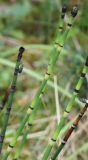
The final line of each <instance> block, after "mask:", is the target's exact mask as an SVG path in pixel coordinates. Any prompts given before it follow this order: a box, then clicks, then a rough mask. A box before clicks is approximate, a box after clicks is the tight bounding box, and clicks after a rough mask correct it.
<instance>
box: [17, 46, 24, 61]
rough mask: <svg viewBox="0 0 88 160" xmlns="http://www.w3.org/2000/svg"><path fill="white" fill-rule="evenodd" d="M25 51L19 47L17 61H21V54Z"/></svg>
mask: <svg viewBox="0 0 88 160" xmlns="http://www.w3.org/2000/svg"><path fill="white" fill-rule="evenodd" d="M24 51H25V49H24V48H23V47H20V48H19V53H18V61H20V60H21V58H22V54H23V52H24Z"/></svg>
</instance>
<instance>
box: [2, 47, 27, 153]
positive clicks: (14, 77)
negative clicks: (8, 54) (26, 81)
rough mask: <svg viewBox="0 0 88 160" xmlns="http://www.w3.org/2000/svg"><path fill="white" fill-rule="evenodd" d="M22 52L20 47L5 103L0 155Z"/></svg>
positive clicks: (19, 69) (19, 71) (20, 65)
mask: <svg viewBox="0 0 88 160" xmlns="http://www.w3.org/2000/svg"><path fill="white" fill-rule="evenodd" d="M23 52H24V48H23V47H20V49H19V53H18V57H17V61H16V66H15V71H14V75H13V80H12V84H11V88H10V93H9V97H8V101H7V105H6V112H5V114H4V116H3V126H2V130H1V134H0V153H1V151H2V146H3V142H4V137H5V133H6V129H7V125H8V120H9V116H10V111H11V107H12V103H13V97H14V93H15V89H16V83H17V77H18V74H19V73H21V72H22V68H21V67H22V64H21V58H22V54H23Z"/></svg>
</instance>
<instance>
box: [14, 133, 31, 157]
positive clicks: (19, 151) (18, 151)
mask: <svg viewBox="0 0 88 160" xmlns="http://www.w3.org/2000/svg"><path fill="white" fill-rule="evenodd" d="M27 135H28V132H27V131H26V132H25V134H24V135H23V138H22V141H21V143H20V145H19V147H18V149H17V150H16V153H15V156H14V158H13V160H18V158H19V156H20V154H21V152H22V149H23V147H24V144H25V141H26V138H27Z"/></svg>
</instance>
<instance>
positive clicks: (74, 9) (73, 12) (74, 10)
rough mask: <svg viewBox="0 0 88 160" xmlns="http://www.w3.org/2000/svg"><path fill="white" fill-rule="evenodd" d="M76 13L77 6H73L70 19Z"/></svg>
mask: <svg viewBox="0 0 88 160" xmlns="http://www.w3.org/2000/svg"><path fill="white" fill-rule="evenodd" d="M77 13H78V6H77V5H75V6H74V7H73V9H72V11H71V15H72V17H76V15H77Z"/></svg>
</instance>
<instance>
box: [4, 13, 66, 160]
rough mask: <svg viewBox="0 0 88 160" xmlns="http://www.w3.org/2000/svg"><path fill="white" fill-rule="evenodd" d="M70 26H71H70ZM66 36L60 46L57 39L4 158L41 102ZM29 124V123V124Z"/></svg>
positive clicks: (61, 28)
mask: <svg viewBox="0 0 88 160" xmlns="http://www.w3.org/2000/svg"><path fill="white" fill-rule="evenodd" d="M65 12H66V10H64V13H62V14H63V15H62V16H61V18H62V19H61V21H60V26H59V28H58V34H57V35H56V40H58V36H59V38H60V37H61V35H62V30H63V25H64V16H65ZM68 28H69V27H68ZM68 30H69V29H68ZM68 30H67V32H68ZM65 35H66V33H65ZM64 38H65V36H64V35H63V38H62V40H63V41H59V44H61V45H60V46H59V44H56V43H58V41H57V42H56V41H55V44H54V48H53V50H52V52H51V58H50V62H49V65H48V69H47V73H46V74H45V77H44V79H43V81H42V83H41V85H40V88H39V90H38V91H37V93H36V95H35V97H34V99H33V101H32V103H31V105H30V106H29V107H28V110H27V114H26V115H25V117H24V119H23V121H22V123H21V125H20V127H19V128H18V130H17V132H16V134H15V136H14V137H13V140H12V142H11V143H10V145H9V147H8V150H7V152H6V154H5V155H4V156H3V160H6V159H7V158H8V156H9V154H10V152H11V150H12V148H13V147H14V146H15V144H16V142H17V139H18V137H19V136H20V134H21V132H22V129H23V128H24V126H25V124H26V122H27V121H28V119H29V116H30V114H31V112H32V111H33V110H34V109H35V107H36V106H37V107H38V104H39V102H40V97H41V95H42V94H43V92H44V90H45V86H46V84H47V81H48V80H49V79H50V76H51V74H52V73H53V68H54V65H55V63H56V60H57V58H58V56H59V54H60V51H61V49H62V47H63V44H64ZM61 42H63V43H61ZM57 48H58V49H57ZM53 53H54V54H53ZM31 117H33V115H32V116H31ZM28 125H29V126H31V125H30V124H29V123H28ZM28 125H27V126H28ZM25 132H27V133H28V129H27V131H25Z"/></svg>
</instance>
